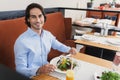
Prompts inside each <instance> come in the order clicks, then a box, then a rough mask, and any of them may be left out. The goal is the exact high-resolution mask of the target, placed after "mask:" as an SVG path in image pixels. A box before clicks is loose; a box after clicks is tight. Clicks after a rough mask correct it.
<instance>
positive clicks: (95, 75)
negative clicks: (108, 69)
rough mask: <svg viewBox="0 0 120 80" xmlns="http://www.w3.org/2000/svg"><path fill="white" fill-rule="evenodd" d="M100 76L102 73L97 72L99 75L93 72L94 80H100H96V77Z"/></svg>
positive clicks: (97, 79)
mask: <svg viewBox="0 0 120 80" xmlns="http://www.w3.org/2000/svg"><path fill="white" fill-rule="evenodd" d="M101 75H102V73H100V72H99V73H97V72H95V73H94V79H95V80H101V79H100V78H97V77H98V76H99V77H101Z"/></svg>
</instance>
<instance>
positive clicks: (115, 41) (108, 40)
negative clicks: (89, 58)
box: [107, 39, 120, 45]
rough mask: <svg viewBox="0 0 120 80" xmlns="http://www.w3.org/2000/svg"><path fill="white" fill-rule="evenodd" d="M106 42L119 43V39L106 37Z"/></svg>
mask: <svg viewBox="0 0 120 80" xmlns="http://www.w3.org/2000/svg"><path fill="white" fill-rule="evenodd" d="M107 42H108V43H110V44H113V45H120V39H107Z"/></svg>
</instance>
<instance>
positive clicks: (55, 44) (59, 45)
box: [51, 35, 71, 53]
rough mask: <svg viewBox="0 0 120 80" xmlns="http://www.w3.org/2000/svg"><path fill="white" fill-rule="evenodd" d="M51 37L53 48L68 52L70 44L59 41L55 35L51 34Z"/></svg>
mask: <svg viewBox="0 0 120 80" xmlns="http://www.w3.org/2000/svg"><path fill="white" fill-rule="evenodd" d="M51 39H52V48H53V49H57V50H59V51H61V52H64V53H68V52H69V50H70V49H71V47H70V46H66V45H64V44H63V43H61V42H59V41H58V40H57V39H56V37H54V36H53V35H52V36H51Z"/></svg>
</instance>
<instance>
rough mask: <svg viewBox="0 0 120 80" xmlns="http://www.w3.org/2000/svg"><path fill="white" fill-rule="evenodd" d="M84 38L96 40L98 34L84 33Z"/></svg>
mask: <svg viewBox="0 0 120 80" xmlns="http://www.w3.org/2000/svg"><path fill="white" fill-rule="evenodd" d="M81 37H82V38H83V39H85V40H88V41H95V40H96V39H97V37H96V36H94V35H88V34H84V35H82V36H81Z"/></svg>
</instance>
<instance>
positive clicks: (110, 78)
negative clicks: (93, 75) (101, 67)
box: [97, 71, 120, 80]
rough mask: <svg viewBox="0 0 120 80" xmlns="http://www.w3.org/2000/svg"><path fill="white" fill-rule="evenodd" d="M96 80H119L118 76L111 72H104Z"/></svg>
mask: <svg viewBox="0 0 120 80" xmlns="http://www.w3.org/2000/svg"><path fill="white" fill-rule="evenodd" d="M97 78H98V79H101V80H120V74H119V73H117V72H112V71H108V72H107V71H104V72H102V75H101V77H99V76H97Z"/></svg>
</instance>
